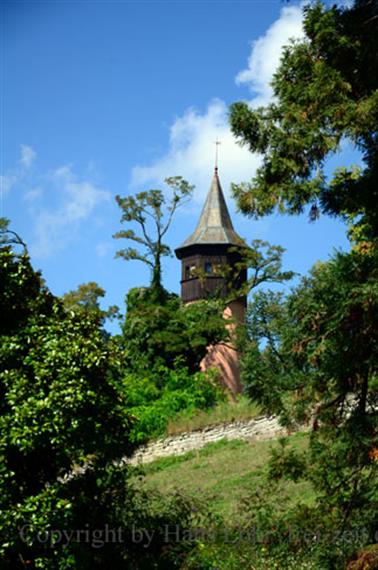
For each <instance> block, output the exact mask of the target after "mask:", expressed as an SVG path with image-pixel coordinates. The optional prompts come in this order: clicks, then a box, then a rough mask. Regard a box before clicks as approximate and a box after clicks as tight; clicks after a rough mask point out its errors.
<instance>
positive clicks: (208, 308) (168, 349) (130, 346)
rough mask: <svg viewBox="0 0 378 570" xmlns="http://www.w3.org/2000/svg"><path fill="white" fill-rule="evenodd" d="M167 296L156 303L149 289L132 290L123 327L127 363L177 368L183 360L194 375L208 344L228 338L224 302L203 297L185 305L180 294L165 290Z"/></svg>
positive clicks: (139, 366) (133, 366) (146, 367)
mask: <svg viewBox="0 0 378 570" xmlns="http://www.w3.org/2000/svg"><path fill="white" fill-rule="evenodd" d="M164 297H165V300H164V302H156V300H155V297H154V296H153V295H152V296H151V290H150V289H148V288H146V289H143V288H137V289H131V291H129V293H128V296H127V313H126V318H125V322H124V324H123V326H122V332H123V335H122V338H123V343H124V350H125V358H126V362H127V365H128V367H129V368H130V369H132V370H136V371H138V370H139V371H140V370H144V371H148V370H149V371H151V370H153V369H158V368H159V367H160V366H166V367H167V368H169V369H175V368H176V366H178V361H180V363H181V366H183V367H184V368H187V369H188V370H189V372H190V373H191V374H194V373H195V372H197V371H198V370H199V364H200V362H201V360H202V358H203V357H204V356H205V355H206V351H207V347H208V346H209V345H210V344H216V343H217V342H221V341H227V340H228V339H229V333H228V331H227V329H226V328H225V321H224V318H223V303H222V302H220V301H217V300H212V301H210V300H209V301H205V300H204V301H198V302H197V303H191V304H189V305H184V304H183V303H182V302H181V299H180V298H179V297H178V296H177V295H174V294H169V293H168V292H165V295H164ZM161 381H162V382H164V379H163V378H162V380H161Z"/></svg>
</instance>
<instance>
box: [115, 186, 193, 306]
mask: <svg viewBox="0 0 378 570" xmlns="http://www.w3.org/2000/svg"><path fill="white" fill-rule="evenodd" d="M165 183H166V184H167V186H168V187H169V189H170V191H171V196H170V198H169V199H167V198H166V197H165V195H164V193H163V192H162V191H161V190H148V191H146V192H139V193H138V194H136V195H135V196H126V197H124V198H122V197H121V196H116V200H117V204H118V205H119V207H120V208H121V210H122V217H121V222H122V223H124V222H126V223H127V224H132V223H134V224H136V226H137V227H138V232H137V231H135V230H133V229H128V230H121V231H119V232H117V233H116V234H115V235H114V237H115V238H116V239H120V238H124V239H128V240H131V241H133V242H135V243H136V244H138V246H139V248H138V249H135V248H132V247H128V248H126V249H121V250H119V251H118V252H117V254H116V255H117V257H122V258H123V259H126V260H127V261H130V260H139V261H142V262H143V263H145V264H147V265H148V266H149V267H150V269H151V273H152V278H151V289H152V290H153V291H154V293H155V294H156V295H157V296H158V297H160V296H161V295H162V292H163V289H162V278H161V258H162V257H164V256H167V255H170V254H171V249H170V247H169V246H168V245H167V244H166V243H164V241H163V240H164V238H165V236H166V234H167V232H168V230H169V228H170V225H171V223H172V220H173V217H174V215H175V212H176V210H177V208H178V207H179V205H180V204H182V203H183V201H184V200H185V199H186V198H189V197H190V195H191V193H192V191H193V186H191V185H190V184H189V183H188V182H187V181H186V180H184V179H183V178H182V177H181V176H174V177H170V178H167V179H166V180H165Z"/></svg>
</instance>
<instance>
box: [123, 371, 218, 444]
mask: <svg viewBox="0 0 378 570" xmlns="http://www.w3.org/2000/svg"><path fill="white" fill-rule="evenodd" d="M122 392H123V396H124V405H125V409H126V410H127V412H128V413H131V414H132V415H133V416H134V417H135V418H136V423H135V425H134V427H133V429H132V431H131V434H130V437H131V440H132V441H135V442H143V441H145V440H146V439H148V438H151V437H156V436H159V435H161V434H163V433H164V432H165V430H166V428H167V425H168V422H169V421H170V420H171V419H172V418H174V417H175V416H176V415H177V414H179V413H182V412H183V411H185V412H187V413H192V412H194V411H195V410H198V409H208V408H210V407H211V406H214V405H215V404H216V402H218V401H221V400H223V399H224V398H225V395H224V392H223V390H222V389H221V387H220V386H219V384H218V382H217V374H216V373H215V372H208V373H206V374H205V373H203V372H197V373H196V374H189V372H188V370H187V369H186V368H184V367H183V366H182V365H180V361H177V367H176V369H174V370H172V369H169V368H167V367H165V366H160V367H158V368H156V370H155V371H152V372H151V373H150V374H149V375H147V373H145V375H144V376H143V377H141V378H139V377H138V376H137V374H136V373H131V374H127V375H126V376H125V378H124V380H123V383H122Z"/></svg>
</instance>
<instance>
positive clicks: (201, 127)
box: [132, 99, 258, 201]
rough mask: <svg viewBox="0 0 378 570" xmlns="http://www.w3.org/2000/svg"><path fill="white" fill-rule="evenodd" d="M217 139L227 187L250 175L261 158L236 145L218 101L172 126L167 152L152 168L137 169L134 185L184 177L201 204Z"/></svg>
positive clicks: (223, 178) (208, 179)
mask: <svg viewBox="0 0 378 570" xmlns="http://www.w3.org/2000/svg"><path fill="white" fill-rule="evenodd" d="M217 138H219V139H220V141H221V145H220V149H219V166H220V169H219V170H220V175H221V180H222V184H223V186H224V188H225V189H226V187H228V186H229V184H230V182H231V180H234V181H235V179H236V180H238V179H240V180H242V179H243V178H244V177H246V176H248V175H249V174H250V172H251V168H255V167H256V165H257V160H258V159H256V158H255V157H253V156H251V154H250V153H249V152H248V151H247V150H246V149H243V148H241V147H240V146H239V145H237V144H236V142H235V141H234V139H233V137H232V134H231V131H230V129H229V127H228V119H227V107H226V104H225V103H224V102H223V101H220V100H219V99H215V100H213V101H211V102H210V104H209V106H208V108H207V110H206V112H205V113H203V114H201V113H199V112H198V111H196V110H194V109H189V110H188V111H187V112H186V113H185V114H184V115H183V116H182V117H180V118H178V119H177V120H176V121H175V122H174V123H173V125H172V126H171V128H170V137H169V151H168V153H167V154H166V155H165V156H164V157H162V158H160V159H158V160H157V161H156V162H154V163H153V164H151V165H150V166H136V167H135V168H134V169H133V172H132V185H134V186H142V185H146V184H148V183H150V182H152V181H153V182H159V183H161V182H162V181H163V180H164V178H166V177H168V176H176V175H181V176H184V178H186V179H187V180H188V181H189V182H190V183H192V184H195V186H196V191H195V199H196V200H198V201H202V200H203V198H204V195H205V194H206V193H207V191H208V188H209V185H210V178H211V175H212V170H213V168H214V156H215V145H214V141H215V140H216V139H217Z"/></svg>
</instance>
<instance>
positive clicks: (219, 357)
mask: <svg viewBox="0 0 378 570" xmlns="http://www.w3.org/2000/svg"><path fill="white" fill-rule="evenodd" d="M238 247H240V248H242V247H246V243H245V241H244V240H243V239H242V238H241V237H240V236H239V235H238V234H237V233H236V232H235V230H234V228H233V225H232V221H231V217H230V214H229V212H228V209H227V204H226V201H225V198H224V195H223V191H222V187H221V184H220V180H219V176H218V168H217V167H216V168H215V171H214V176H213V179H212V182H211V186H210V190H209V193H208V195H207V198H206V201H205V205H204V207H203V210H202V213H201V216H200V218H199V221H198V224H197V227H196V229H195V230H194V232H193V233H192V234H191V235H190V236H189V237H188V238H187V239H186V240H185V241H184V243H183V244H182V245H180V247H178V248H177V249H176V250H175V253H176V256H177V258H178V259H180V260H181V263H182V270H181V298H182V300H183V302H184V303H190V302H193V301H197V300H199V299H206V298H207V297H209V296H210V295H211V294H212V293H214V292H217V293H218V294H220V295H221V296H222V297H223V298H225V297H226V296H227V291H228V286H229V285H230V283H228V282H227V278H226V277H225V276H224V274H222V271H221V267H222V266H229V267H231V268H233V267H235V265H236V263H237V262H238V261H239V260H240V254H239V253H238V251H237V248H238ZM232 279H233V283H232V286H233V287H237V288H239V287H240V286H241V285H242V284H243V283H245V281H246V279H247V272H246V270H242V271H241V272H239V274H237V275H236V276H235V275H233V277H232ZM245 309H246V297H241V298H239V299H236V300H233V301H231V302H230V303H229V304H228V306H227V308H226V309H225V312H224V316H225V317H227V318H229V317H232V318H233V319H234V321H235V322H236V323H240V324H241V323H244V320H245ZM228 326H231V327H232V328H234V327H235V326H237V325H228ZM210 367H215V368H218V369H219V370H220V377H221V381H222V383H223V384H224V385H225V386H227V387H228V388H229V389H230V390H231V392H232V393H233V394H236V393H238V392H240V391H241V389H242V388H241V383H240V371H239V359H238V354H237V351H236V349H235V348H234V347H233V346H232V345H226V344H219V345H215V346H210V347H208V352H207V355H206V356H205V358H204V359H203V361H202V362H201V369H203V370H206V369H208V368H210Z"/></svg>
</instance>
